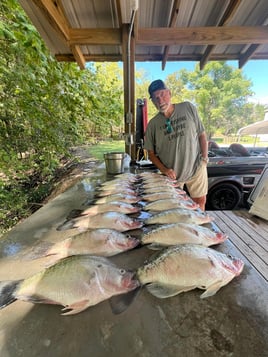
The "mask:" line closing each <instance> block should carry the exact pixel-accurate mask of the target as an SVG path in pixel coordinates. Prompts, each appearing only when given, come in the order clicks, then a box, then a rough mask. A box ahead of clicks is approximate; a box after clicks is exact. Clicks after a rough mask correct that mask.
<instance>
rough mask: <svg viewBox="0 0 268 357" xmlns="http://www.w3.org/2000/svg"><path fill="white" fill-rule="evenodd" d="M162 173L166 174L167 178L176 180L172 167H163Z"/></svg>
mask: <svg viewBox="0 0 268 357" xmlns="http://www.w3.org/2000/svg"><path fill="white" fill-rule="evenodd" d="M162 173H163V174H164V175H166V176H168V177H169V178H171V179H172V180H176V178H177V177H176V174H175V171H174V170H172V169H165V170H163V171H162Z"/></svg>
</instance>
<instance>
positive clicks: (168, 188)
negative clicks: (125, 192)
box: [142, 185, 186, 195]
mask: <svg viewBox="0 0 268 357" xmlns="http://www.w3.org/2000/svg"><path fill="white" fill-rule="evenodd" d="M142 190H143V194H149V193H158V192H173V193H178V194H180V195H186V192H185V191H184V190H181V189H177V188H176V187H173V186H167V185H165V186H162V185H154V186H147V187H146V186H143V188H142Z"/></svg>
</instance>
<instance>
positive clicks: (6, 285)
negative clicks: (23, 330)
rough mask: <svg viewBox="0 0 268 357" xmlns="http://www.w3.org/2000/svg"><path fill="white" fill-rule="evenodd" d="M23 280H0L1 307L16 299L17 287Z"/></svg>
mask: <svg viewBox="0 0 268 357" xmlns="http://www.w3.org/2000/svg"><path fill="white" fill-rule="evenodd" d="M21 281H22V280H14V281H12V280H9V281H1V282H0V309H3V308H4V307H6V306H8V305H10V304H12V302H14V301H16V300H17V298H16V288H17V286H18V285H19V284H20V282H21Z"/></svg>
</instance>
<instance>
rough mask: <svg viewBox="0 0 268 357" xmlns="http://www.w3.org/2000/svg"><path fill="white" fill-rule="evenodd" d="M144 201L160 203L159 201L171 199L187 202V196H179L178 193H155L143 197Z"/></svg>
mask: <svg viewBox="0 0 268 357" xmlns="http://www.w3.org/2000/svg"><path fill="white" fill-rule="evenodd" d="M141 197H142V200H144V201H149V202H153V201H158V200H165V199H169V198H173V199H180V200H187V199H188V198H187V196H186V195H184V194H179V193H177V192H155V193H148V194H145V195H142V196H141Z"/></svg>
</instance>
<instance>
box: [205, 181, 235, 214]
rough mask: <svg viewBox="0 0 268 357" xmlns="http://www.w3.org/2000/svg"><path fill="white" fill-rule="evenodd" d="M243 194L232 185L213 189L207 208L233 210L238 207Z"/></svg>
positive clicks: (223, 185) (209, 194) (209, 193)
mask: <svg viewBox="0 0 268 357" xmlns="http://www.w3.org/2000/svg"><path fill="white" fill-rule="evenodd" d="M241 198H242V193H241V191H240V190H239V188H237V187H236V186H235V185H233V184H231V183H225V184H220V185H217V186H215V187H213V188H212V189H211V190H210V191H209V192H208V196H207V207H208V209H210V210H215V211H216V210H232V209H234V208H235V207H237V206H238V204H239V203H240V201H241Z"/></svg>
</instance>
